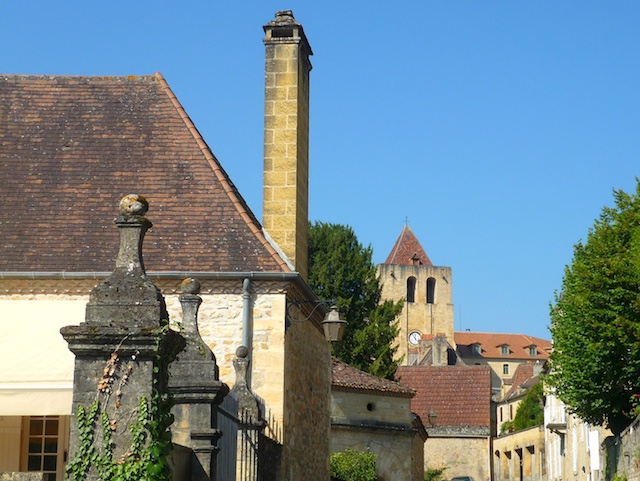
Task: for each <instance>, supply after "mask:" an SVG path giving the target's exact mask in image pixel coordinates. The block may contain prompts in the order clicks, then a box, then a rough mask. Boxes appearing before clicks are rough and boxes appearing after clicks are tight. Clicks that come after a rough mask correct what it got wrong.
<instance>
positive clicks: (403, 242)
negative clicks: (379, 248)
mask: <svg viewBox="0 0 640 481" xmlns="http://www.w3.org/2000/svg"><path fill="white" fill-rule="evenodd" d="M384 263H385V264H404V265H415V264H418V265H423V266H432V265H433V264H432V263H431V261H430V260H429V256H427V253H426V252H425V251H424V249H423V248H422V246H421V245H420V242H419V241H418V238H417V237H416V236H415V234H414V233H413V231H412V230H411V229H410V228H409V226H408V225H405V226H404V229H402V232H401V233H400V237H398V240H397V241H396V243H395V245H394V246H393V249H391V253H390V254H389V257H387V260H386V261H385V262H384Z"/></svg>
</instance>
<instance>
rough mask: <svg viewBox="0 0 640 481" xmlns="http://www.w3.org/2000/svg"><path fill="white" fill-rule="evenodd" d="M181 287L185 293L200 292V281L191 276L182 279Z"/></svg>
mask: <svg viewBox="0 0 640 481" xmlns="http://www.w3.org/2000/svg"><path fill="white" fill-rule="evenodd" d="M180 289H181V290H182V293H183V294H198V293H200V281H199V280H198V279H194V278H193V277H190V278H188V279H185V280H184V281H182V284H180Z"/></svg>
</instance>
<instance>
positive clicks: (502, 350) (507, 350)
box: [501, 344, 509, 356]
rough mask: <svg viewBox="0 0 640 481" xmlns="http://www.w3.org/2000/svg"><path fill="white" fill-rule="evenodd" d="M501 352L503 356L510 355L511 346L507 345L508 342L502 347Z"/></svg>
mask: <svg viewBox="0 0 640 481" xmlns="http://www.w3.org/2000/svg"><path fill="white" fill-rule="evenodd" d="M501 352H502V355H503V356H508V355H509V346H507V345H506V344H504V345H503V346H502V347H501Z"/></svg>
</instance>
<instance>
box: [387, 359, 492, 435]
mask: <svg viewBox="0 0 640 481" xmlns="http://www.w3.org/2000/svg"><path fill="white" fill-rule="evenodd" d="M397 376H398V378H399V380H400V382H402V383H403V384H405V385H407V386H410V387H412V388H414V389H416V390H417V393H416V395H415V397H414V398H413V399H412V400H411V410H412V411H413V412H415V413H416V414H418V416H420V417H421V418H422V419H425V420H426V419H429V413H430V412H431V410H432V409H433V410H434V411H435V413H436V414H437V416H438V418H437V426H438V427H487V426H490V424H491V368H490V367H489V366H442V367H433V366H402V367H400V368H399V369H398V372H397Z"/></svg>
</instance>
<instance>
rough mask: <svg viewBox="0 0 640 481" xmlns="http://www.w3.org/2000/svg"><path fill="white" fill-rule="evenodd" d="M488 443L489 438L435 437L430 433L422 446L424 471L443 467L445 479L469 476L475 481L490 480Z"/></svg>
mask: <svg viewBox="0 0 640 481" xmlns="http://www.w3.org/2000/svg"><path fill="white" fill-rule="evenodd" d="M489 443H490V438H489V436H486V437H477V438H476V437H435V436H433V435H431V433H430V434H429V439H427V442H426V443H425V444H424V465H425V469H428V468H432V469H435V468H441V467H443V466H445V467H446V468H447V469H446V471H445V472H444V476H445V478H446V479H451V478H453V477H454V476H471V477H473V478H474V479H475V480H476V481H487V480H489V479H490V478H491V469H490V460H489V456H490V455H491V452H490V449H489Z"/></svg>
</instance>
